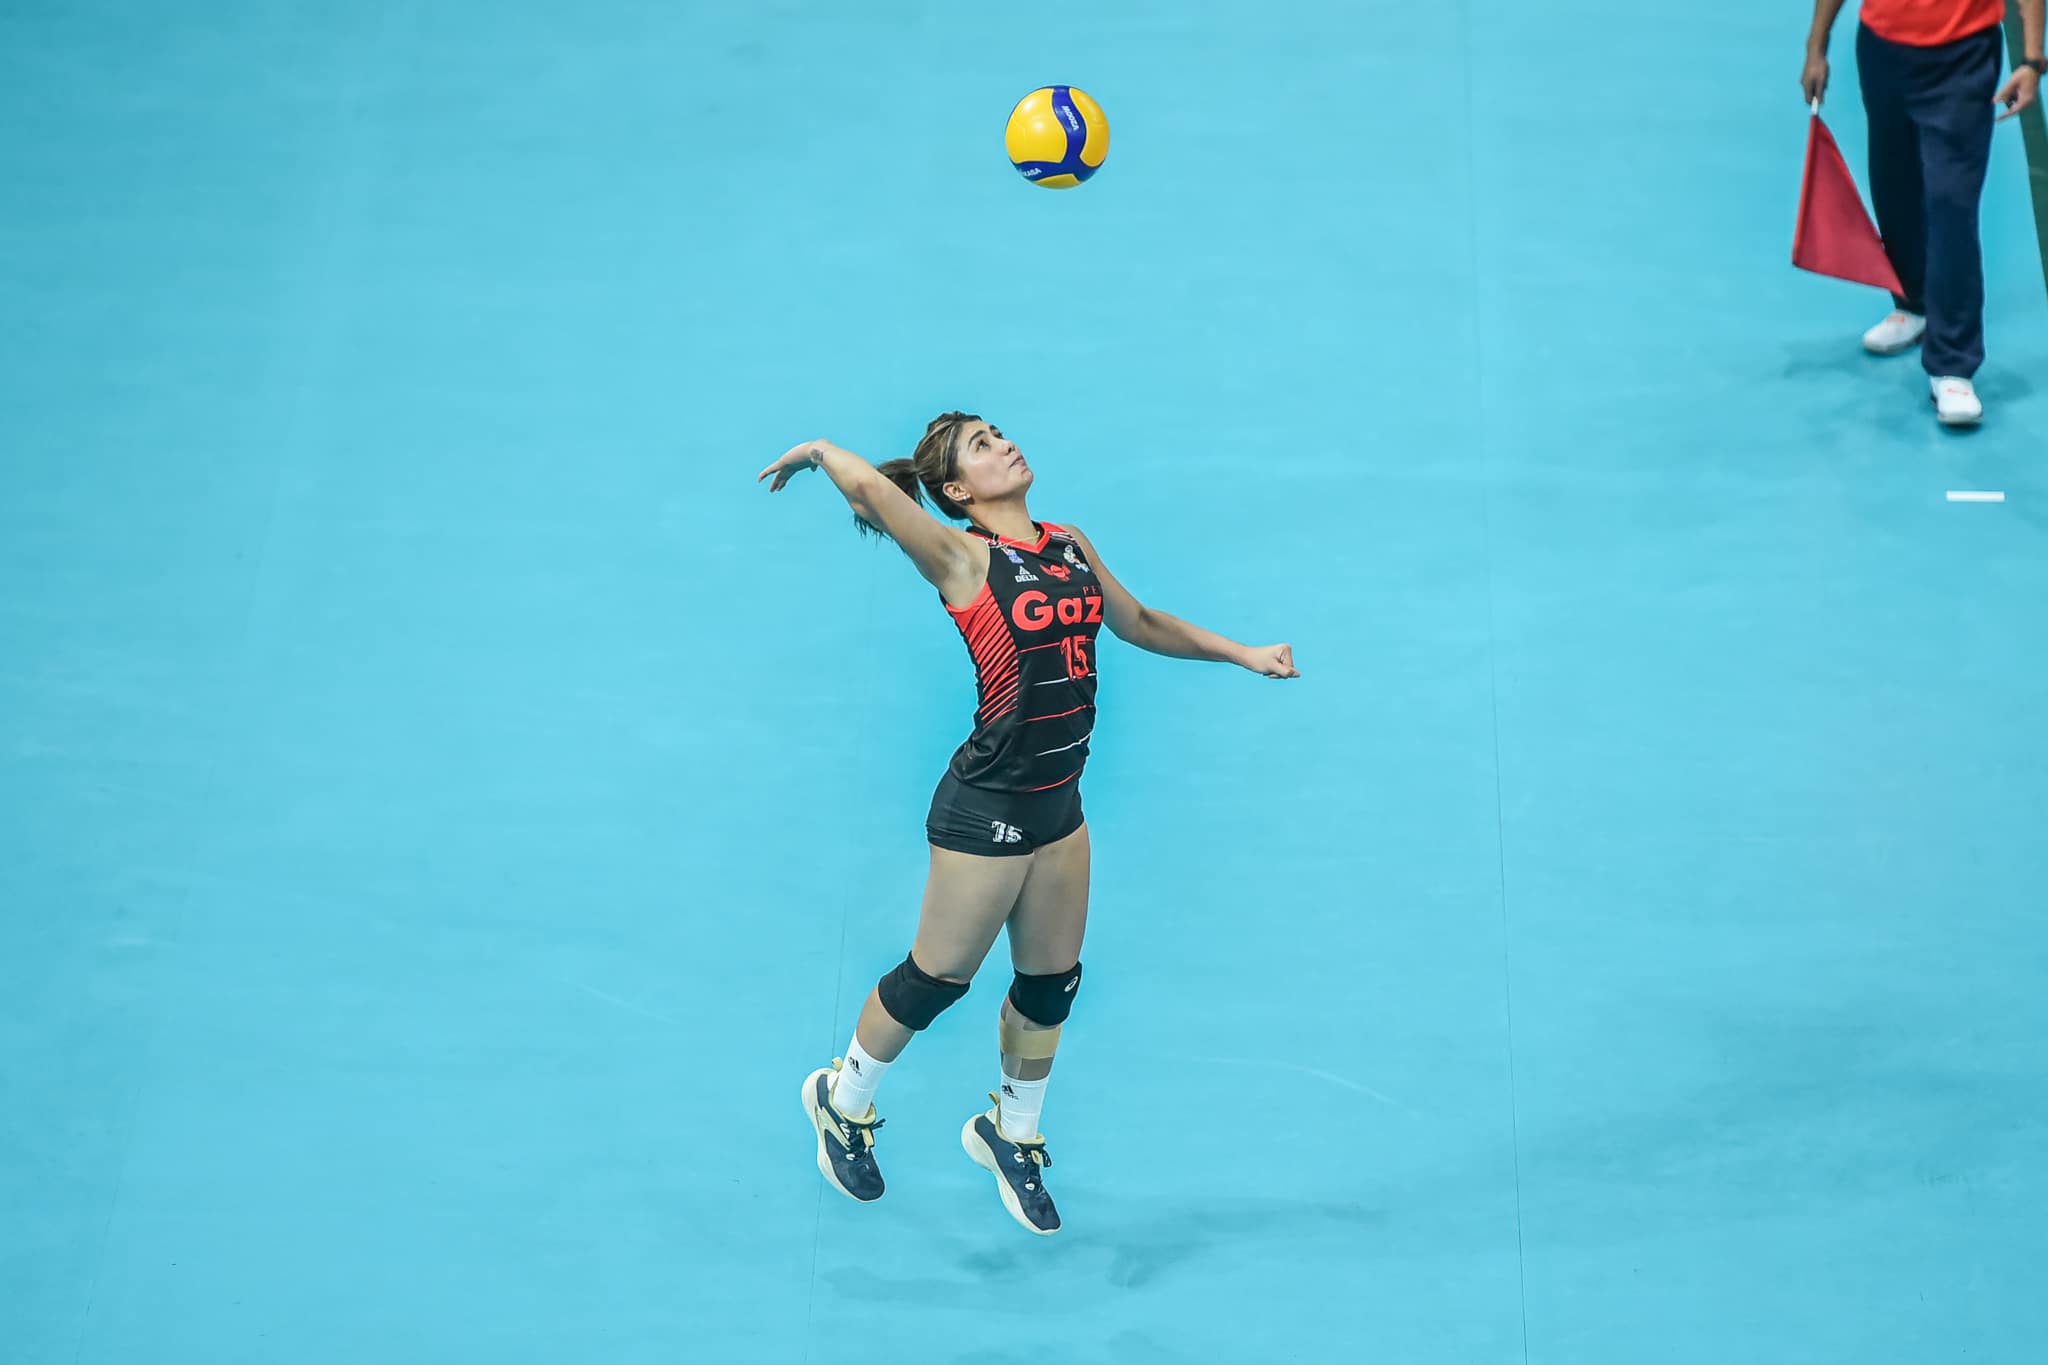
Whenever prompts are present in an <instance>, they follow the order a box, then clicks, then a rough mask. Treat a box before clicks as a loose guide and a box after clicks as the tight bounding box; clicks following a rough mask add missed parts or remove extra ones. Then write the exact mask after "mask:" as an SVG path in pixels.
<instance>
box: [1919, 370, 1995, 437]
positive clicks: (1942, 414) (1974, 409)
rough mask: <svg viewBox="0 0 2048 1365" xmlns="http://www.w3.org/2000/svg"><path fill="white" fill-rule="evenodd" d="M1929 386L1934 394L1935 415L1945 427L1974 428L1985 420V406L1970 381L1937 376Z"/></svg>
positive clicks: (1950, 376) (1949, 376) (1948, 376)
mask: <svg viewBox="0 0 2048 1365" xmlns="http://www.w3.org/2000/svg"><path fill="white" fill-rule="evenodd" d="M1928 386H1929V387H1930V388H1931V389H1932V390H1933V392H1934V415H1935V417H1936V418H1937V419H1938V420H1939V421H1940V422H1941V424H1942V425H1943V426H1945V427H1973V426H1976V425H1977V423H1979V422H1981V421H1983V420H1984V404H1983V402H1982V401H1981V400H1980V399H1979V398H1978V397H1977V389H1976V386H1975V385H1973V384H1971V383H1970V381H1969V380H1967V379H1957V378H1955V377H1954V376H1952V375H1936V376H1935V377H1934V378H1933V379H1932V380H1930V381H1929V385H1928Z"/></svg>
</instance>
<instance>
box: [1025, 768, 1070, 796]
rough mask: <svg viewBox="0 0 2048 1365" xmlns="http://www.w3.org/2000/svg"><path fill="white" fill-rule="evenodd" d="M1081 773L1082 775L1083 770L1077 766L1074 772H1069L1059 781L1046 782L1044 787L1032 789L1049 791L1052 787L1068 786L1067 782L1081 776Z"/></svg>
mask: <svg viewBox="0 0 2048 1365" xmlns="http://www.w3.org/2000/svg"><path fill="white" fill-rule="evenodd" d="M1080 775H1081V770H1080V769H1079V768H1076V769H1074V771H1072V772H1070V773H1068V774H1067V775H1066V776H1065V777H1063V778H1061V779H1060V780H1059V781H1057V782H1048V783H1046V784H1045V785H1044V786H1043V787H1033V788H1032V789H1031V790H1033V791H1035V792H1049V791H1051V790H1052V789H1053V788H1054V787H1064V786H1066V785H1067V784H1068V783H1069V782H1072V781H1073V780H1074V779H1075V778H1077V777H1079V776H1080Z"/></svg>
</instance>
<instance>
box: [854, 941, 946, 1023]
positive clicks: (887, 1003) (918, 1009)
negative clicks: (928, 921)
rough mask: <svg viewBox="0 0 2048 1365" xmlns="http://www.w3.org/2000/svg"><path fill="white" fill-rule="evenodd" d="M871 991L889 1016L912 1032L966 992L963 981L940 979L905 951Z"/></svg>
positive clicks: (940, 1013)
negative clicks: (892, 969)
mask: <svg viewBox="0 0 2048 1365" xmlns="http://www.w3.org/2000/svg"><path fill="white" fill-rule="evenodd" d="M875 993H876V994H877V995H879V996H881V997H882V1008H883V1009H885V1010H887V1011H889V1017H890V1018H891V1019H894V1020H895V1021H896V1022H897V1023H899V1024H901V1025H903V1027H905V1028H907V1029H909V1030H910V1031H911V1032H912V1033H916V1032H918V1031H919V1030H921V1029H927V1028H930V1027H931V1023H932V1020H934V1019H936V1018H938V1017H939V1016H940V1015H942V1014H944V1013H945V1012H946V1011H947V1009H949V1008H950V1007H951V1006H952V1005H953V1004H954V1002H956V1001H957V1000H959V999H960V997H961V996H963V995H965V994H967V983H966V982H965V981H941V980H939V979H938V978H937V977H936V976H932V975H930V974H929V973H927V972H926V971H925V969H924V968H922V967H920V966H918V965H917V963H916V962H915V961H914V960H912V958H911V957H910V955H909V954H907V953H906V954H905V955H904V957H903V960H902V961H901V962H899V963H897V964H896V968H895V970H894V971H892V972H890V973H889V974H888V975H887V976H885V977H883V978H882V979H881V980H880V981H878V982H876V983H875Z"/></svg>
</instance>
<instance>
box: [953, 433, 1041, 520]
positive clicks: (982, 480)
mask: <svg viewBox="0 0 2048 1365" xmlns="http://www.w3.org/2000/svg"><path fill="white" fill-rule="evenodd" d="M957 463H958V467H959V479H960V482H961V483H962V484H964V485H965V486H966V488H967V491H968V493H969V494H971V495H972V496H973V499H974V501H976V502H1000V501H1001V500H1003V499H1004V498H1014V497H1016V496H1018V495H1019V494H1021V493H1022V492H1023V491H1024V490H1025V489H1027V488H1029V487H1030V486H1031V466H1030V465H1028V464H1026V463H1025V462H1024V456H1023V454H1022V453H1021V452H1019V451H1018V449H1017V446H1016V444H1015V443H1014V442H1012V441H1010V440H1008V439H1006V438H1005V437H1004V436H1003V433H1002V432H1000V431H998V430H997V429H996V428H994V427H992V426H990V425H989V424H988V423H986V422H976V423H975V424H974V425H973V426H970V427H969V428H967V430H966V431H965V432H963V433H961V436H960V452H959V455H958V457H957Z"/></svg>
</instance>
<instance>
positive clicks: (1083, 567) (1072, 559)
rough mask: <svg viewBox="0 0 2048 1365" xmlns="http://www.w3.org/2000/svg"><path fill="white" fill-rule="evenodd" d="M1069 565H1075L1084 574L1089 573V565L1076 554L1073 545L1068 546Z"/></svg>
mask: <svg viewBox="0 0 2048 1365" xmlns="http://www.w3.org/2000/svg"><path fill="white" fill-rule="evenodd" d="M1067 563H1069V564H1071V565H1073V566H1074V567H1075V568H1077V569H1079V570H1080V571H1081V572H1082V573H1087V572H1088V571H1089V570H1088V565H1087V564H1086V563H1084V562H1083V561H1082V559H1081V556H1080V555H1078V554H1076V553H1075V552H1074V547H1073V546H1072V545H1069V546H1067Z"/></svg>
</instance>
